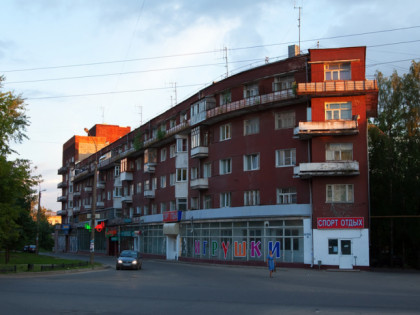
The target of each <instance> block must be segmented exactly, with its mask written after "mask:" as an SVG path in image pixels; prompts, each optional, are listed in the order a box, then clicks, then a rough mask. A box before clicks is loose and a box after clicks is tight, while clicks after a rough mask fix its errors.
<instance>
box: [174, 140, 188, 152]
mask: <svg viewBox="0 0 420 315" xmlns="http://www.w3.org/2000/svg"><path fill="white" fill-rule="evenodd" d="M176 152H187V139H185V138H179V139H176Z"/></svg>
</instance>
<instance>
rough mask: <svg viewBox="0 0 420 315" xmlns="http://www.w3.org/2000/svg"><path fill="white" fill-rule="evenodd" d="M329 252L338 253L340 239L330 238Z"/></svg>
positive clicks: (331, 253)
mask: <svg viewBox="0 0 420 315" xmlns="http://www.w3.org/2000/svg"><path fill="white" fill-rule="evenodd" d="M328 254H330V255H337V254H338V240H337V239H330V240H328Z"/></svg>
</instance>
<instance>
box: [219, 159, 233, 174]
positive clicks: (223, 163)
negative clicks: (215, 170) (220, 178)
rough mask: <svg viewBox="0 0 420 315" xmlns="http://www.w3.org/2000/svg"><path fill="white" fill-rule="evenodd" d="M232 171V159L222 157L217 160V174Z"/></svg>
mask: <svg viewBox="0 0 420 315" xmlns="http://www.w3.org/2000/svg"><path fill="white" fill-rule="evenodd" d="M230 173H232V159H223V160H220V162H219V174H220V175H224V174H230Z"/></svg>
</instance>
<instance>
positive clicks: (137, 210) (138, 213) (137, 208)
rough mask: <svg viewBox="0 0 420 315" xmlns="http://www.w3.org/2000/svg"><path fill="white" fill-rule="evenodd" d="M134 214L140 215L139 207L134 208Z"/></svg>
mask: <svg viewBox="0 0 420 315" xmlns="http://www.w3.org/2000/svg"><path fill="white" fill-rule="evenodd" d="M136 214H137V215H140V214H141V207H136Z"/></svg>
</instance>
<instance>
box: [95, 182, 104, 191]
mask: <svg viewBox="0 0 420 315" xmlns="http://www.w3.org/2000/svg"><path fill="white" fill-rule="evenodd" d="M96 188H97V189H105V182H104V181H98V182H97V183H96Z"/></svg>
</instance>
